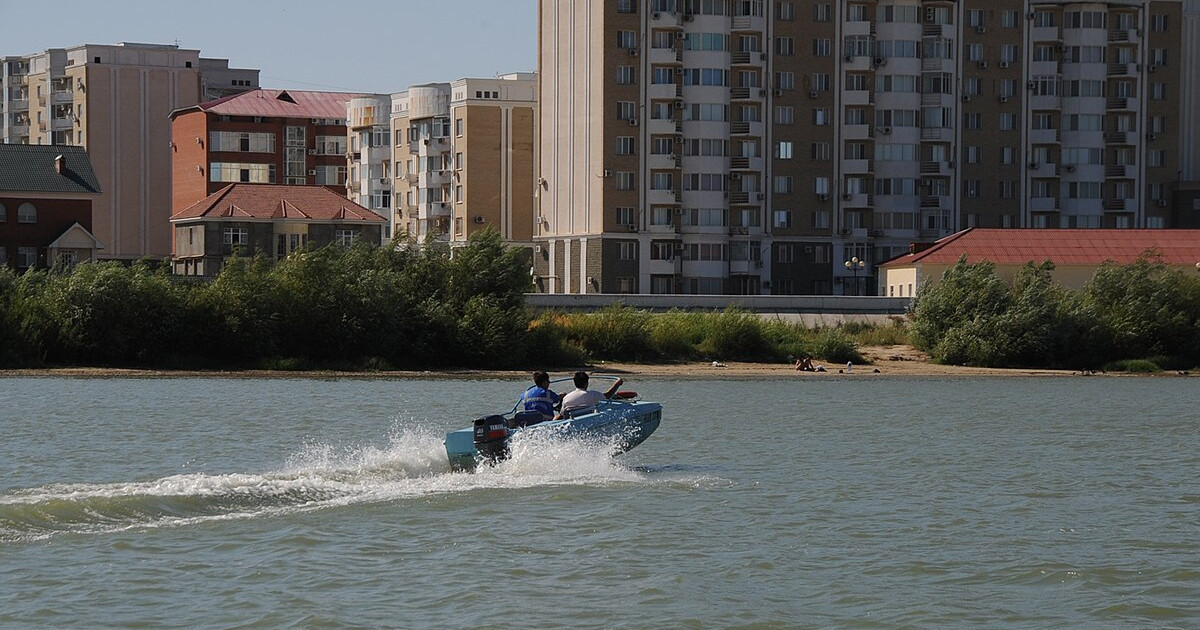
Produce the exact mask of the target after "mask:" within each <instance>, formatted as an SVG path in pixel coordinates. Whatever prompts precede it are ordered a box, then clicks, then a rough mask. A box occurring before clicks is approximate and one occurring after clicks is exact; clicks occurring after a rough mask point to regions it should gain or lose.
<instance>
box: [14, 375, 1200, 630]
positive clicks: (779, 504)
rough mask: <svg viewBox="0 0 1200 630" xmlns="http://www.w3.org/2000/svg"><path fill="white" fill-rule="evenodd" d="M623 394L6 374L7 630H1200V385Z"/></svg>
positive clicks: (846, 385)
mask: <svg viewBox="0 0 1200 630" xmlns="http://www.w3.org/2000/svg"><path fill="white" fill-rule="evenodd" d="M627 380H628V381H630V382H629V383H628V384H627V386H626V387H629V388H635V389H638V390H639V391H640V392H641V393H642V394H643V396H644V397H645V398H647V399H649V400H657V401H660V402H662V403H663V404H664V414H663V422H662V426H661V427H660V428H659V430H658V432H657V433H656V434H655V435H653V436H652V437H651V438H650V439H649V440H647V441H646V442H645V443H644V444H643V445H641V446H640V447H638V448H637V449H635V450H634V451H632V452H630V453H627V454H625V455H622V456H620V457H617V458H615V459H614V458H611V457H610V456H609V455H608V453H607V452H606V451H605V450H604V449H603V448H601V447H600V446H597V445H590V446H588V445H578V444H570V443H544V444H537V445H530V448H527V449H522V450H519V451H518V453H517V454H516V456H515V458H514V459H513V460H512V461H510V462H506V463H504V464H502V465H501V466H499V467H498V468H495V469H485V470H481V471H480V472H477V473H475V474H470V473H450V472H449V471H448V470H447V467H446V463H445V455H444V451H443V449H442V445H441V439H442V436H443V435H444V433H445V432H446V431H448V430H451V429H454V428H459V427H461V426H466V425H467V424H468V423H469V419H470V418H471V417H472V416H474V415H480V414H482V413H485V412H490V411H496V410H506V409H507V408H508V406H509V405H511V400H513V399H514V398H515V396H516V394H517V393H519V392H520V390H521V389H523V388H524V386H525V384H524V383H522V382H518V381H503V380H482V381H466V380H315V379H265V380H248V379H220V378H211V379H163V380H154V379H147V380H136V379H61V378H44V379H19V378H18V379H0V430H2V435H3V440H0V627H3V628H40V627H56V628H57V627H88V628H104V627H109V628H117V627H121V628H130V627H139V628H168V627H170V628H180V627H188V628H287V627H293V628H352V627H353V628H361V627H369V628H383V627H389V628H424V627H435V626H436V627H447V628H468V627H488V628H533V627H542V628H553V627H570V628H652V627H654V628H898V627H910V628H962V627H966V626H975V627H987V628H1065V627H1073V628H1196V627H1200V547H1198V543H1200V477H1198V475H1197V472H1198V471H1200V449H1198V447H1200V421H1198V419H1197V416H1198V415H1200V414H1198V412H1197V410H1196V400H1197V399H1198V397H1200V396H1198V395H1200V379H1195V378H1191V379H1185V378H1145V379H1140V378H1084V377H1079V378H1014V377H1005V378H969V379H938V378H921V379H903V378H892V377H877V376H873V375H853V376H851V375H841V376H839V375H832V374H830V375H815V376H811V377H810V376H804V377H797V379H795V380H791V379H774V380H766V381H749V380H747V381H737V380H731V381H710V380H640V379H637V378H632V379H627Z"/></svg>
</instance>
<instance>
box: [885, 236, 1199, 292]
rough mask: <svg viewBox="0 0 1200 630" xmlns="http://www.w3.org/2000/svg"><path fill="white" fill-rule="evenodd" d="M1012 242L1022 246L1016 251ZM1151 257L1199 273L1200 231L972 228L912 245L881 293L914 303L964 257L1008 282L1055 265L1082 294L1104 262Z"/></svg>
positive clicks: (1057, 276) (889, 271) (1064, 281)
mask: <svg viewBox="0 0 1200 630" xmlns="http://www.w3.org/2000/svg"><path fill="white" fill-rule="evenodd" d="M1014 240H1019V245H1016V246H1014V244H1013V242H1014ZM1147 253H1152V254H1153V255H1155V256H1157V259H1156V260H1157V261H1158V262H1161V263H1162V264H1163V265H1165V266H1167V267H1168V268H1171V269H1174V270H1177V271H1182V272H1183V273H1186V274H1195V273H1197V272H1200V230H1191V229H1172V230H1154V229H1132V230H1130V229H1089V228H1083V229H1079V228H1075V229H1070V228H1065V229H1064V228H1050V229H1032V230H1021V231H1020V234H1016V235H1014V233H1013V231H1012V230H1004V229H996V228H968V229H966V230H963V231H962V232H958V233H957V234H952V235H950V236H948V237H946V238H943V239H941V240H938V241H937V242H935V243H923V244H917V245H913V246H912V250H911V252H910V253H908V254H906V255H904V256H900V257H898V258H895V259H893V260H890V261H888V262H886V263H884V264H883V265H882V266H881V272H882V273H881V274H880V276H881V281H880V292H881V294H883V295H886V296H887V297H896V298H900V297H903V298H912V297H914V296H915V295H916V292H917V290H918V289H920V288H921V286H923V285H925V284H928V283H933V282H937V281H938V280H940V279H941V277H942V274H944V273H945V272H946V270H948V269H950V268H951V267H954V266H955V265H956V264H958V261H959V260H960V259H962V258H964V257H965V258H966V260H967V262H968V263H969V264H975V263H979V262H984V261H986V262H990V263H992V265H994V266H995V271H996V275H997V276H998V277H1000V278H1001V279H1003V280H1004V281H1006V282H1012V280H1013V278H1015V277H1016V276H1017V274H1019V273H1020V272H1021V269H1022V268H1024V267H1025V265H1026V264H1028V263H1034V264H1041V263H1042V262H1045V261H1050V262H1052V263H1054V270H1053V271H1051V272H1050V275H1051V277H1052V278H1053V280H1054V282H1055V283H1056V284H1058V285H1059V286H1062V287H1066V288H1069V289H1082V288H1083V287H1084V286H1086V285H1087V283H1088V282H1089V281H1091V279H1092V277H1093V276H1095V275H1096V271H1097V270H1098V269H1100V267H1101V265H1104V264H1105V263H1110V262H1111V263H1117V264H1121V265H1128V264H1132V263H1134V262H1137V260H1138V259H1139V258H1141V257H1143V256H1144V255H1146V254H1147Z"/></svg>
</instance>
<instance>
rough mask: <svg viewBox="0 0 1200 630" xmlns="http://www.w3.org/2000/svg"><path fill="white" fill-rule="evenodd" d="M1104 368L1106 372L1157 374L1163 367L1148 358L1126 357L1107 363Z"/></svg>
mask: <svg viewBox="0 0 1200 630" xmlns="http://www.w3.org/2000/svg"><path fill="white" fill-rule="evenodd" d="M1104 370H1105V371H1106V372H1129V373H1130V374H1156V373H1158V372H1161V371H1162V368H1160V367H1159V366H1158V364H1156V363H1154V362H1153V361H1149V360H1146V359H1125V360H1122V361H1113V362H1111V363H1107V364H1105V366H1104Z"/></svg>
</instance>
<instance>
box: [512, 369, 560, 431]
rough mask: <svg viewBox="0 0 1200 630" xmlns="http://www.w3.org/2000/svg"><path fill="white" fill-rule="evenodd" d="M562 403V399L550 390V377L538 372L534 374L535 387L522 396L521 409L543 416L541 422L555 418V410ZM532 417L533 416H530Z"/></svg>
mask: <svg viewBox="0 0 1200 630" xmlns="http://www.w3.org/2000/svg"><path fill="white" fill-rule="evenodd" d="M561 402H562V398H560V397H559V395H558V394H556V393H555V392H553V391H551V389H550V375H549V374H547V373H545V372H543V371H541V370H538V371H537V372H534V373H533V386H532V387H530V388H529V389H527V390H525V392H524V393H523V394H521V403H520V404H521V408H522V409H523V410H525V411H526V412H537V413H539V414H541V416H542V417H541V420H537V422H541V421H545V420H551V419H553V418H554V410H555V408H556V407H558V405H559V404H560V403H561ZM530 415H532V414H530Z"/></svg>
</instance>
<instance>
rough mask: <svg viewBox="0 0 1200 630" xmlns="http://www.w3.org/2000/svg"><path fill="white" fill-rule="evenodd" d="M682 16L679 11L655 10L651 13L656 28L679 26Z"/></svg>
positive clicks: (652, 23)
mask: <svg viewBox="0 0 1200 630" xmlns="http://www.w3.org/2000/svg"><path fill="white" fill-rule="evenodd" d="M681 18H682V16H681V15H680V14H679V12H678V11H655V12H653V13H651V14H650V19H651V20H653V22H651V26H653V27H654V28H679V27H680V26H681V24H680V20H681Z"/></svg>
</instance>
